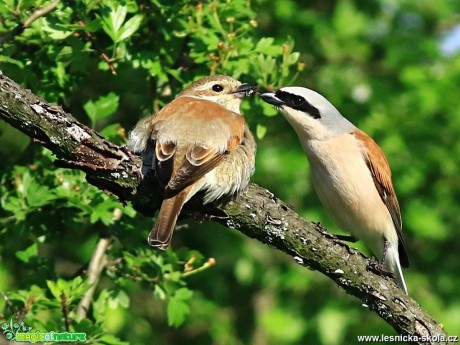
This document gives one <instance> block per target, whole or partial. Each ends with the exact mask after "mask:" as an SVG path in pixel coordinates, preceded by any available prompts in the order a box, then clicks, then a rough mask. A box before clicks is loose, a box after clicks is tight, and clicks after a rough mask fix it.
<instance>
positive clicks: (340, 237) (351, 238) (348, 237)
mask: <svg viewBox="0 0 460 345" xmlns="http://www.w3.org/2000/svg"><path fill="white" fill-rule="evenodd" d="M334 236H335V238H336V239H338V240H340V241H345V242H351V243H356V242H357V241H358V239H357V238H356V237H354V236H352V235H334Z"/></svg>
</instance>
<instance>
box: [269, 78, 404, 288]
mask: <svg viewBox="0 0 460 345" xmlns="http://www.w3.org/2000/svg"><path fill="white" fill-rule="evenodd" d="M261 97H262V99H263V100H264V101H265V102H267V103H270V104H272V105H274V106H276V107H277V108H279V109H280V111H281V113H282V114H283V115H284V117H285V118H286V120H287V121H288V122H289V124H290V125H291V126H292V127H293V128H294V130H295V132H296V133H297V135H298V137H299V139H300V142H301V144H302V147H303V150H304V151H305V153H306V155H307V158H308V160H309V162H310V169H311V177H312V183H313V187H314V189H315V191H316V193H317V195H318V197H319V199H320V201H321V203H322V204H323V206H324V208H325V209H326V210H327V211H328V213H329V214H330V215H331V217H332V218H333V219H334V220H335V222H336V223H337V225H339V227H341V228H342V229H343V230H345V231H347V232H349V233H350V234H351V235H352V238H351V239H353V238H354V239H362V240H363V241H364V242H365V243H366V244H367V245H368V246H369V247H370V249H371V250H372V252H373V253H374V254H375V255H376V256H377V258H378V259H379V260H380V261H381V262H382V263H384V264H385V265H386V266H387V267H388V268H389V269H390V270H391V271H392V272H393V274H394V275H395V277H396V280H397V282H398V284H399V286H400V287H401V288H402V289H403V290H404V292H405V293H406V294H407V286H406V283H405V281H404V276H403V273H402V268H401V267H408V266H409V259H408V255H407V252H406V249H405V248H404V241H403V237H402V233H401V230H402V221H401V212H400V209H399V204H398V199H397V198H396V194H395V190H394V188H393V183H392V180H391V170H390V166H389V164H388V161H387V159H386V157H385V155H384V154H383V152H382V150H381V149H380V148H379V146H378V145H377V144H376V143H375V142H374V140H372V138H371V137H370V136H368V135H367V134H366V133H364V132H363V131H361V130H360V129H358V128H357V127H356V126H355V125H353V124H352V123H351V122H350V121H348V120H347V119H346V118H345V117H343V116H342V115H341V114H340V112H339V111H338V110H337V109H336V108H335V107H334V106H333V105H332V104H331V103H330V102H329V101H328V100H327V99H326V98H324V97H323V96H322V95H320V94H319V93H317V92H315V91H313V90H310V89H307V88H304V87H283V88H281V89H279V90H278V91H276V92H271V93H264V94H262V95H261Z"/></svg>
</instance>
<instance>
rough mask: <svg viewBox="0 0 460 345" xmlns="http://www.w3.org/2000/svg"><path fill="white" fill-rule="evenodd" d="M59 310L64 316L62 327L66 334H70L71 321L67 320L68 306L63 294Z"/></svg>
mask: <svg viewBox="0 0 460 345" xmlns="http://www.w3.org/2000/svg"><path fill="white" fill-rule="evenodd" d="M61 309H62V315H64V325H65V330H66V332H70V325H71V323H72V322H71V320H70V318H69V304H68V303H67V297H66V295H65V294H64V292H62V293H61Z"/></svg>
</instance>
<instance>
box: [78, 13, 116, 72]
mask: <svg viewBox="0 0 460 345" xmlns="http://www.w3.org/2000/svg"><path fill="white" fill-rule="evenodd" d="M77 23H78V25H80V26H81V27H82V28H84V27H85V23H83V21H81V20H79V21H78V22H77ZM84 33H85V36H86V38H87V39H88V40H90V41H91V43H92V44H93V45H94V47H95V48H96V50H97V51H98V53H99V55H100V56H101V58H102V60H104V61H105V62H106V63H107V66H108V67H109V69H110V72H112V74H113V75H117V71H116V70H115V67H114V66H113V63H112V60H111V59H110V58H109V57H108V56H107V54H106V53H105V52H104V51H103V50H102V48H101V47H100V46H99V44H98V43H97V41H96V38H95V37H94V36H93V35H91V33H90V32H88V31H84Z"/></svg>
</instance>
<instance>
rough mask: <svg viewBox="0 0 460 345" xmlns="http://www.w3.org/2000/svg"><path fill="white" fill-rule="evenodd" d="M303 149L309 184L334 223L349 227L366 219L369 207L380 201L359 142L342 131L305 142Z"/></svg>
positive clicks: (366, 220)
mask: <svg viewBox="0 0 460 345" xmlns="http://www.w3.org/2000/svg"><path fill="white" fill-rule="evenodd" d="M304 149H305V151H306V153H307V156H308V159H309V161H310V168H311V176H312V183H313V187H314V189H315V191H316V193H317V194H318V197H319V199H320V200H321V203H322V204H323V206H324V207H325V208H326V209H327V211H328V212H329V213H330V215H331V216H332V217H333V218H334V219H335V221H336V222H337V223H338V225H339V226H341V227H343V228H344V230H348V231H350V230H352V229H351V228H353V227H356V226H358V224H363V223H367V222H368V219H367V218H368V214H369V208H372V206H373V205H379V204H381V201H380V197H379V195H378V191H377V189H376V188H375V184H374V181H373V178H372V175H371V174H370V171H369V169H368V167H367V165H366V162H365V159H364V156H363V148H362V146H361V145H359V142H356V140H355V139H354V137H353V136H351V135H344V136H341V137H336V138H332V139H329V140H311V141H308V142H305V143H304Z"/></svg>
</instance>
